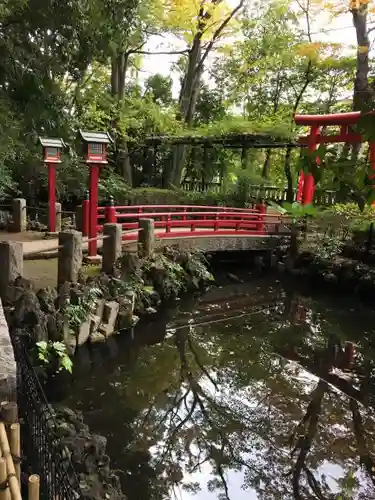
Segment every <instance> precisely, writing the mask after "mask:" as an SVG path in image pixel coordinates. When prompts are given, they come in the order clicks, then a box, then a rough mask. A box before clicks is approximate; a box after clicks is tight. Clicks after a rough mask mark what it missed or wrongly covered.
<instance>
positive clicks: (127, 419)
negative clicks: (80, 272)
mask: <svg viewBox="0 0 375 500" xmlns="http://www.w3.org/2000/svg"><path fill="white" fill-rule="evenodd" d="M241 306H242V309H241V310H240V311H237V312H235V313H233V312H232V313H230V312H229V316H230V318H229V317H227V318H226V319H225V321H220V319H223V318H220V315H219V314H220V311H216V310H215V308H213V313H212V314H211V316H210V315H207V310H206V311H205V314H206V316H205V320H204V321H201V320H200V323H203V324H201V325H200V326H191V325H190V326H185V327H184V326H181V324H179V323H178V321H177V322H175V325H177V326H175V329H174V330H172V331H171V332H170V334H169V335H168V336H167V337H166V339H165V340H164V341H163V342H161V343H158V344H156V345H153V346H141V347H140V346H139V345H138V347H137V355H136V356H134V357H133V360H132V362H131V363H130V364H128V365H127V366H122V367H120V368H117V369H116V370H112V371H111V373H105V374H102V375H101V377H98V379H97V380H96V382H95V390H96V391H97V392H98V393H99V392H101V391H103V393H104V394H105V395H103V396H102V397H101V398H99V399H98V401H97V405H107V406H108V405H112V407H113V405H114V404H115V405H116V407H115V409H114V408H112V412H115V413H116V415H117V421H118V422H117V424H116V425H117V427H116V432H115V436H113V437H111V436H109V449H110V447H111V446H112V449H111V450H110V451H109V452H110V454H111V456H112V459H114V460H115V465H117V466H118V467H119V468H122V469H123V471H124V474H123V485H124V488H125V493H126V494H127V495H128V497H129V499H130V500H132V499H133V498H134V499H137V500H138V499H140V500H143V499H146V498H147V499H150V498H152V499H164V498H171V491H172V492H173V493H174V494H175V495H176V497H177V498H181V495H182V498H184V494H183V491H188V492H190V493H192V492H193V493H197V499H204V498H206V497H205V494H204V493H202V494H199V489H200V487H202V488H203V489H205V488H206V485H205V484H199V478H200V475H199V471H200V470H202V469H204V470H205V471H206V470H208V469H209V470H210V478H209V482H208V485H207V487H208V489H209V490H210V491H213V492H214V493H215V496H216V497H217V498H220V499H231V500H235V498H234V497H232V496H231V481H230V479H229V480H228V478H231V477H233V476H232V473H233V472H236V471H241V472H242V473H243V477H244V485H243V487H244V488H248V489H249V490H250V491H251V490H252V491H253V492H254V493H256V496H255V498H259V499H261V500H263V499H264V500H266V499H267V500H279V499H280V500H289V499H297V500H298V499H304V500H305V499H318V500H323V499H324V500H331V499H337V500H338V499H342V500H347V499H357V500H365V499H366V500H371V499H375V488H374V485H375V462H374V460H375V457H374V455H373V450H374V443H375V437H374V436H375V426H374V414H373V406H374V403H373V387H374V366H373V365H374V339H373V338H372V337H371V334H367V333H366V332H364V331H360V328H359V327H358V326H357V325H356V323H355V320H354V322H353V318H354V315H351V316H350V315H349V316H350V317H349V316H347V317H344V318H343V320H342V321H340V319H339V316H340V314H342V313H341V312H340V313H339V314H338V311H337V310H336V311H335V310H333V311H332V310H329V309H328V308H326V307H324V306H323V305H322V304H321V303H319V302H314V301H313V300H312V299H311V298H306V297H301V296H298V295H297V294H294V293H293V292H290V291H288V290H287V291H286V293H284V297H283V298H282V300H281V299H279V300H277V301H276V302H273V305H272V306H265V307H263V308H262V309H260V310H257V309H255V310H254V311H252V314H251V315H247V316H243V314H247V311H248V309H247V308H246V304H245V303H244V304H241ZM197 312H199V310H198V311H197ZM227 314H228V313H227ZM348 314H349V313H348ZM235 316H237V318H235ZM196 317H197V316H196ZM350 318H352V319H350ZM195 323H196V322H195ZM374 338H375V337H374ZM109 386H110V388H111V389H109ZM78 387H79V385H78ZM106 398H107V401H106ZM83 405H84V407H85V403H84V402H83ZM110 420H111V419H110ZM120 422H121V423H120ZM88 423H89V424H90V422H88ZM111 424H113V425H115V424H114V423H113V418H112V420H111V422H108V428H110V426H111ZM125 427H126V429H127V431H126V432H124V431H123V430H124V428H125ZM94 430H96V431H97V432H103V424H102V428H100V429H94ZM112 434H114V432H113V433H112ZM119 440H122V443H123V446H124V445H125V446H124V448H123V449H122V451H121V453H120V452H119V451H118V443H119ZM111 443H112V445H111ZM116 448H117V453H116V451H115V450H116ZM332 465H334V466H335V467H332ZM332 470H334V471H335V477H331V471H332ZM337 471H339V472H338V473H337ZM201 495H202V496H201ZM189 498H190V496H189Z"/></svg>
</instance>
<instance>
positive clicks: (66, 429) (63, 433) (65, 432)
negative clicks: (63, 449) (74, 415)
mask: <svg viewBox="0 0 375 500" xmlns="http://www.w3.org/2000/svg"><path fill="white" fill-rule="evenodd" d="M56 433H57V435H58V436H59V437H61V438H64V437H71V436H75V435H76V430H75V428H74V425H73V424H70V423H69V422H61V423H59V424H58V425H57V427H56Z"/></svg>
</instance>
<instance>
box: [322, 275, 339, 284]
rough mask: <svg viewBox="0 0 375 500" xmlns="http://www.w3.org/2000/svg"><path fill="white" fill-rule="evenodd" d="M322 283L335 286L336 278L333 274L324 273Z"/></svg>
mask: <svg viewBox="0 0 375 500" xmlns="http://www.w3.org/2000/svg"><path fill="white" fill-rule="evenodd" d="M323 278H324V281H325V282H327V283H331V284H337V282H338V280H337V276H336V275H335V274H334V273H325V274H324V275H323Z"/></svg>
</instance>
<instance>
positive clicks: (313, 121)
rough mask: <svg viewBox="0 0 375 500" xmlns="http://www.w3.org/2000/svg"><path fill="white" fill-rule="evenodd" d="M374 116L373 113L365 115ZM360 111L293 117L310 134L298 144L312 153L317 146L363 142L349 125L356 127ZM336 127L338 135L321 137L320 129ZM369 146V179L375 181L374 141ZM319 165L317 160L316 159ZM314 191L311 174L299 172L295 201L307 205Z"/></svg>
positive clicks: (310, 201)
mask: <svg viewBox="0 0 375 500" xmlns="http://www.w3.org/2000/svg"><path fill="white" fill-rule="evenodd" d="M366 115H374V116H375V112H373V111H372V112H370V113H366ZM366 115H363V114H362V113H361V112H360V111H353V112H350V113H337V114H332V115H294V122H295V123H296V125H308V126H309V127H310V133H309V135H308V136H305V137H300V139H299V142H300V143H301V144H305V145H307V147H308V149H309V151H310V152H314V151H315V150H316V148H317V145H318V144H334V143H338V142H346V143H349V144H358V143H362V142H363V138H362V135H361V134H358V133H357V132H354V131H353V130H351V125H356V124H357V123H358V122H359V120H360V118H361V117H363V116H366ZM332 125H336V126H339V127H340V133H339V134H336V135H321V130H320V129H321V127H326V126H332ZM369 146H370V165H371V169H372V170H373V173H372V174H370V175H369V179H375V141H371V142H370V143H369ZM317 162H318V163H319V158H317ZM314 191H315V180H314V177H313V174H312V173H310V172H309V173H307V174H305V173H304V171H301V172H300V175H299V180H298V191H297V201H298V202H300V203H303V204H304V205H308V204H310V203H312V202H313V199H314Z"/></svg>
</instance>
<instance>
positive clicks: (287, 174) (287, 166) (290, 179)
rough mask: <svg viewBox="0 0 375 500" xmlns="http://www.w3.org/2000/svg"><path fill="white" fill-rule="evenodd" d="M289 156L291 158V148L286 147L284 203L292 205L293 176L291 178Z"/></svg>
mask: <svg viewBox="0 0 375 500" xmlns="http://www.w3.org/2000/svg"><path fill="white" fill-rule="evenodd" d="M291 156H292V148H291V147H290V146H288V147H287V149H286V153H285V161H284V173H285V177H286V180H287V184H288V185H287V193H286V201H287V202H288V203H293V200H294V190H293V176H292V170H291V168H290V163H291Z"/></svg>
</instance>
